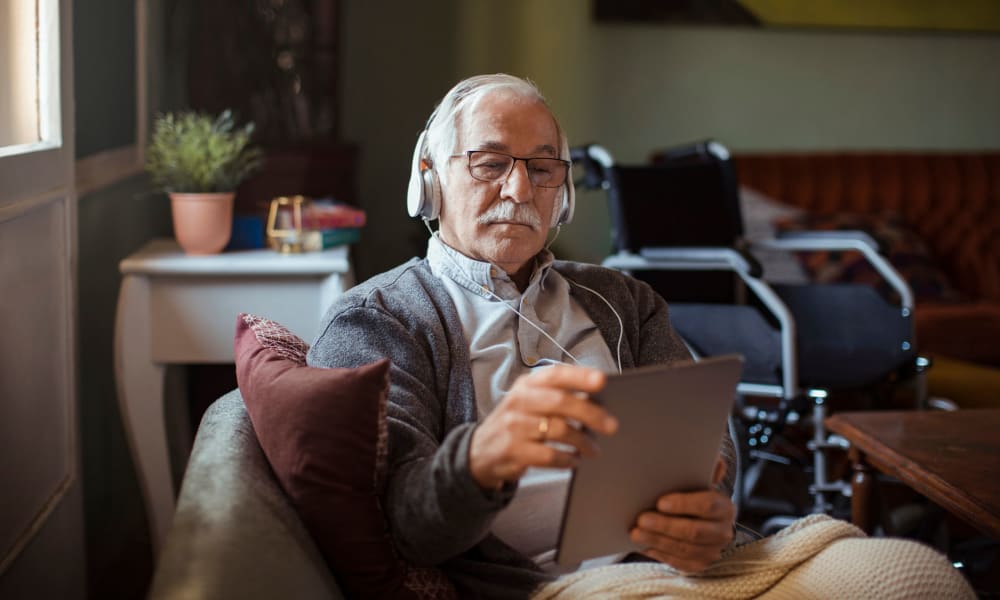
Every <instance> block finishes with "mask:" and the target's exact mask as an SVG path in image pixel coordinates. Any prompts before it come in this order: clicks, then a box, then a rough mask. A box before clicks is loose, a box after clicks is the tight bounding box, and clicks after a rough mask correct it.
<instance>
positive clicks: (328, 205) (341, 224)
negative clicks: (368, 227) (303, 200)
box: [302, 200, 366, 250]
mask: <svg viewBox="0 0 1000 600" xmlns="http://www.w3.org/2000/svg"><path fill="white" fill-rule="evenodd" d="M365 221H366V215H365V211H363V210H361V209H360V208H357V207H355V206H351V205H349V204H344V203H343V202H334V201H329V200H317V201H314V202H311V203H309V204H307V205H306V206H305V207H303V209H302V230H303V231H309V232H310V235H309V236H307V239H308V242H309V243H308V246H310V247H309V248H308V250H324V249H326V248H332V247H334V246H341V245H343V244H354V243H356V242H358V240H360V239H361V228H362V227H364V225H365Z"/></svg>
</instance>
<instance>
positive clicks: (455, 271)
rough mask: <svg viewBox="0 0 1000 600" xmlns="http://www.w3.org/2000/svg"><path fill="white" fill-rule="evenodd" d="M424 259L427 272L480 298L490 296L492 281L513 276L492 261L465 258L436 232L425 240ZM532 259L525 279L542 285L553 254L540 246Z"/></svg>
mask: <svg viewBox="0 0 1000 600" xmlns="http://www.w3.org/2000/svg"><path fill="white" fill-rule="evenodd" d="M427 262H428V263H429V264H430V267H431V272H433V273H434V274H435V275H437V276H438V277H442V276H444V277H447V278H448V279H451V280H452V281H454V282H455V283H457V284H458V285H460V286H462V287H463V288H465V289H467V290H469V291H471V292H473V293H475V294H477V295H479V296H482V297H484V298H491V297H493V293H495V290H496V283H499V282H506V283H508V284H510V285H514V282H513V280H511V278H510V276H509V275H507V273H506V272H505V271H504V270H503V269H501V268H500V267H498V266H496V265H494V264H492V263H488V262H484V261H480V260H475V259H473V258H469V257H468V256H466V255H464V254H462V253H461V252H459V251H458V250H456V249H454V248H452V247H451V246H449V245H448V244H446V243H444V242H443V241H441V239H440V236H439V235H438V234H434V235H432V236H431V238H430V239H429V240H428V241H427ZM534 262H535V269H534V271H533V272H532V274H531V279H530V280H529V281H528V288H529V289H530V288H531V287H532V286H534V285H536V284H538V285H539V286H540V287H541V288H542V289H544V284H543V282H544V279H545V276H546V275H547V274H548V272H549V270H550V269H551V268H552V263H553V262H555V256H554V255H553V254H552V252H550V251H549V250H548V248H542V250H541V252H539V253H538V254H537V255H536V256H535V258H534ZM525 292H527V290H525Z"/></svg>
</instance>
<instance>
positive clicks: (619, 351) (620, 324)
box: [424, 219, 625, 373]
mask: <svg viewBox="0 0 1000 600" xmlns="http://www.w3.org/2000/svg"><path fill="white" fill-rule="evenodd" d="M424 225H426V226H427V231H430V232H431V236H437V238H438V239H439V240H440V239H441V236H440V231H433V230H431V226H430V224H429V223H428V222H427V220H426V219H424ZM559 230H560V227H558V226H557V227H556V235H555V237H553V238H552V242H554V241H555V239H556V237H558V236H559ZM552 242H549V244H551V243H552ZM442 243H443V242H442ZM547 247H548V246H546V248H547ZM442 254H444V255H445V256H447V257H448V260H450V261H451V264H453V265H454V266H455V269H456V270H457V272H458V273H459V274H460V275H462V276H463V277H465V278H466V279H467V280H468V281H469V282H470V283H472V285H474V286H476V287H478V288H480V289H481V290H483V291H484V292H486V293H487V294H489V295H490V296H492V297H493V298H494V299H496V300H499V301H500V304H503V305H504V306H505V307H506V308H507V310H510V311H511V312H513V313H514V314H515V315H517V316H519V317H521V319H523V320H524V322H525V323H527V324H528V325H531V326H532V327H534V328H535V329H536V330H538V333H540V334H542V335H544V336H545V337H546V338H547V339H548V340H549V341H550V342H552V343H553V344H555V346H556V348H559V349H560V350H562V351H563V352H564V353H565V354H566V356H568V357H570V358H572V359H573V362H575V363H576V364H578V365H581V366H583V363H581V362H580V360H579V359H577V357H575V356H573V353H572V352H570V351H569V350H567V349H566V348H565V347H564V346H563V345H562V344H560V343H559V342H557V341H556V340H555V338H553V337H552V336H551V335H549V334H548V332H546V331H545V330H544V329H542V327H541V326H540V325H538V324H536V323H535V322H534V321H532V320H531V319H529V318H528V317H526V316H524V314H523V313H521V311H519V310H517V309H516V308H514V307H513V306H511V305H510V304H508V303H507V301H506V300H504V299H503V298H501V297H500V296H497V295H496V294H494V293H493V291H492V290H491V289H490V288H488V287H486V286H485V285H479V284H478V283H477V282H476V281H475V280H473V279H472V278H471V277H469V276H468V275H466V274H465V271H463V270H462V267H461V266H460V265H459V264H458V261H456V260H455V258H454V257H453V256H452V255H451V254H450V253H449V252H448V250H447V249H443V252H442ZM563 279H565V280H566V281H568V282H569V283H571V284H573V285H575V286H577V287H581V288H583V289H585V290H587V291H588V292H590V293H591V294H594V295H595V296H597V297H598V298H600V299H601V300H603V301H604V303H605V304H607V305H608V308H610V309H611V313H612V314H613V315H614V316H615V318H616V319H618V347H617V349H616V353H617V359H618V373H621V372H622V339H623V338H624V337H625V324H624V323H623V322H622V318H621V315H619V314H618V311H616V310H615V307H614V306H612V305H611V303H610V302H608V299H607V298H605V297H604V296H602V295H601V294H600V293H598V292H597V291H596V290H593V289H591V288H589V287H587V286H585V285H583V284H582V283H577V282H576V281H573V280H572V279H570V278H569V277H566V276H565V275H563Z"/></svg>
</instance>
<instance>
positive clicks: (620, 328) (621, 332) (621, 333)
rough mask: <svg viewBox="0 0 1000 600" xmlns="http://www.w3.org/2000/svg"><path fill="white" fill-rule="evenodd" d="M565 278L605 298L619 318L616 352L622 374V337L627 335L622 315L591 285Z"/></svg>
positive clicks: (612, 311)
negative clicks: (590, 286) (591, 287)
mask: <svg viewBox="0 0 1000 600" xmlns="http://www.w3.org/2000/svg"><path fill="white" fill-rule="evenodd" d="M563 278H564V279H566V281H568V282H570V283H572V284H573V285H575V286H577V287H581V288H583V289H585V290H587V291H588V292H590V293H591V294H593V295H595V296H597V297H598V298H600V299H601V300H604V303H605V304H607V305H608V308H610V309H611V313H612V314H613V315H615V318H616V319H618V347H617V348H616V353H617V355H618V356H617V358H618V373H619V374H620V373H621V372H622V339H623V338H624V337H625V323H623V322H622V317H621V315H619V314H618V311H617V310H615V307H614V306H612V305H611V303H610V302H608V299H607V298H605V297H604V296H602V295H601V294H599V293H598V292H597V290H592V289H590V288H589V287H587V286H585V285H583V284H582V283H577V282H575V281H573V280H572V279H570V278H569V277H566V276H565V275H563Z"/></svg>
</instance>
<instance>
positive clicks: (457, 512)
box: [385, 423, 514, 565]
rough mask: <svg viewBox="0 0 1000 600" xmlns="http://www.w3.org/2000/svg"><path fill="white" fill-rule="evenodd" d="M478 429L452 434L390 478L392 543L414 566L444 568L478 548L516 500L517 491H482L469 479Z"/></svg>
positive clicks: (467, 428) (464, 428)
mask: <svg viewBox="0 0 1000 600" xmlns="http://www.w3.org/2000/svg"><path fill="white" fill-rule="evenodd" d="M474 425H475V424H471V423H470V424H467V425H462V426H459V427H457V428H455V429H453V430H452V431H451V432H449V434H448V435H447V436H446V438H445V440H444V441H443V443H442V444H441V445H440V446H439V447H438V448H437V450H436V451H434V453H433V454H432V455H430V456H428V457H426V458H422V459H418V460H410V461H407V462H405V463H403V464H400V465H398V466H396V467H395V470H394V472H393V473H391V474H390V479H389V487H388V489H387V491H386V498H385V503H386V510H387V512H388V517H389V523H390V527H391V530H392V536H393V540H394V542H395V543H396V547H397V549H398V550H399V551H400V553H401V554H402V555H403V557H404V558H406V559H407V560H409V561H411V562H413V563H415V564H419V565H436V564H440V563H442V562H444V561H446V560H448V559H450V558H452V557H454V556H457V555H459V554H461V553H462V552H465V551H466V550H468V549H470V548H472V547H473V546H475V545H476V544H477V543H479V542H480V541H481V540H482V539H483V538H484V537H486V536H487V535H488V534H489V530H490V527H491V526H492V524H493V519H494V518H495V516H496V514H497V512H498V511H499V510H500V509H501V508H503V507H504V506H506V504H507V503H508V502H509V501H510V499H511V498H512V497H513V493H514V489H513V488H510V489H507V488H505V489H501V490H498V491H486V490H483V489H481V488H480V487H479V485H478V484H477V483H476V482H475V480H474V479H473V478H472V475H471V474H470V473H469V468H468V467H469V462H468V450H469V442H470V439H471V434H472V430H473V428H474Z"/></svg>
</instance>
